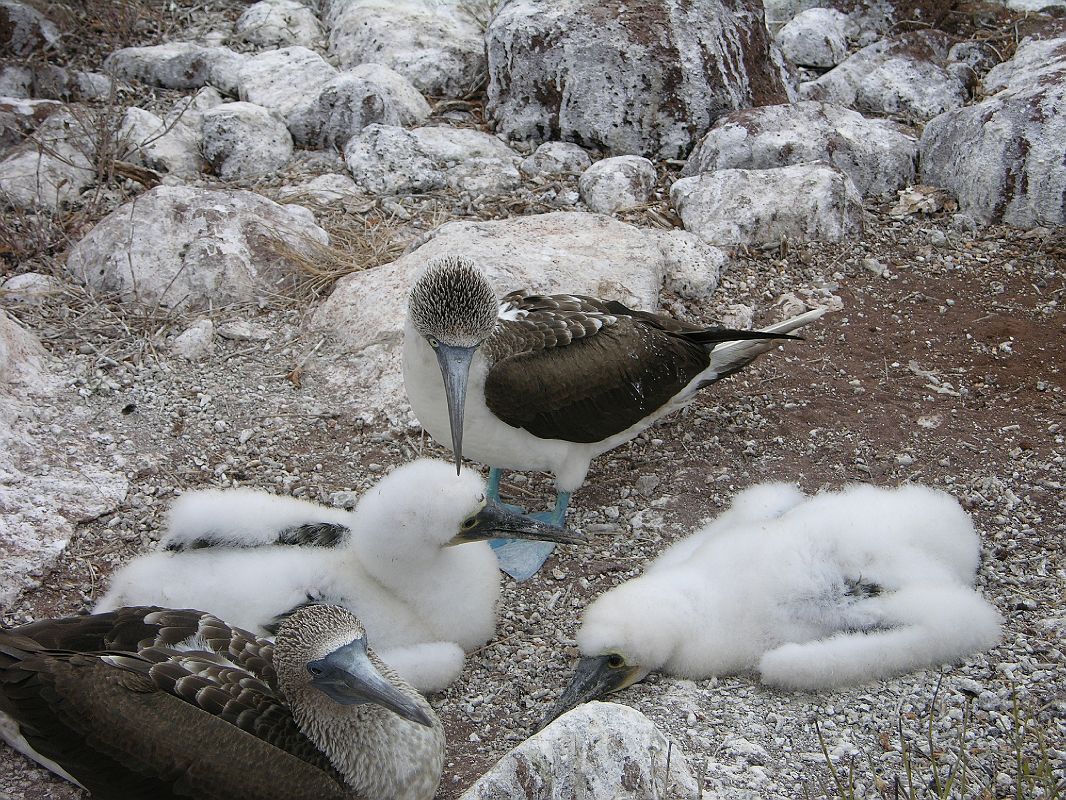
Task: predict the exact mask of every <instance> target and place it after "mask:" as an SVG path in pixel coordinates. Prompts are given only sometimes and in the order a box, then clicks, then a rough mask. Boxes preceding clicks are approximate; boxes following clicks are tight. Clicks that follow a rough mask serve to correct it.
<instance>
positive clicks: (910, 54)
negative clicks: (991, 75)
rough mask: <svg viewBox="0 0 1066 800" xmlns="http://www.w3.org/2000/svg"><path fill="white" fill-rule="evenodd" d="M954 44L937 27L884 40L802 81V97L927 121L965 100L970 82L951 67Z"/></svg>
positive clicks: (859, 109) (909, 119)
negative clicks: (952, 45) (821, 73)
mask: <svg viewBox="0 0 1066 800" xmlns="http://www.w3.org/2000/svg"><path fill="white" fill-rule="evenodd" d="M950 46H951V41H950V40H949V39H948V38H947V37H946V36H945V35H944V34H942V33H940V32H938V31H918V32H913V33H906V34H903V35H902V36H900V37H898V38H893V39H881V40H880V41H877V42H874V43H873V44H870V45H867V46H866V47H864V48H862V49H861V50H859V51H858V52H857V53H855V54H853V55H852V56H850V57H849V58H848V59H847V60H845V61H843V62H841V63H840V64H839V65H838V66H836V67H834V68H833V69H831V70H829V72H827V73H825V74H824V75H822V76H821V77H820V78H818V79H817V80H814V81H808V82H807V83H803V84H801V85H800V96H801V97H802V98H803V99H805V100H821V101H824V102H827V103H833V104H835V105H839V106H846V107H849V108H854V109H856V110H858V111H867V112H871V113H875V114H893V115H897V116H900V117H903V118H905V119H906V120H908V121H911V122H924V121H925V120H928V119H931V118H932V117H935V116H936V115H937V114H941V113H943V112H944V111H947V110H949V109H952V108H958V107H959V106H961V105H963V103H965V102H966V97H967V92H966V84H965V82H964V81H963V80H961V79H960V78H959V77H958V76H957V75H956V74H954V73H953V72H952V71H951V70H949V68H948V67H949V62H948V60H947V55H948V50H949V48H950Z"/></svg>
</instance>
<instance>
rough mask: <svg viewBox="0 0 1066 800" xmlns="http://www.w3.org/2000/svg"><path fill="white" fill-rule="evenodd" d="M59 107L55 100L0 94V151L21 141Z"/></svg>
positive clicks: (60, 106)
mask: <svg viewBox="0 0 1066 800" xmlns="http://www.w3.org/2000/svg"><path fill="white" fill-rule="evenodd" d="M60 108H62V105H61V104H60V103H57V102H56V101H55V100H28V99H24V98H19V97H4V96H0V151H2V150H5V149H7V148H9V147H12V146H14V145H16V144H18V143H19V142H21V141H22V140H23V139H25V138H26V136H27V135H28V134H30V133H32V132H33V131H34V130H36V129H37V128H38V127H39V126H40V125H41V123H42V122H44V121H45V120H46V119H48V117H49V116H51V115H52V114H53V113H54V112H55V111H58V110H59V109H60Z"/></svg>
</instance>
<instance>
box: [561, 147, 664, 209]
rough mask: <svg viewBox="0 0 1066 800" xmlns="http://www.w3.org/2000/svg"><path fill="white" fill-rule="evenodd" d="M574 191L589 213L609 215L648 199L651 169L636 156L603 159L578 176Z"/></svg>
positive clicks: (651, 188) (651, 187) (652, 184)
mask: <svg viewBox="0 0 1066 800" xmlns="http://www.w3.org/2000/svg"><path fill="white" fill-rule="evenodd" d="M578 188H579V189H580V191H581V199H582V200H584V201H585V205H587V206H588V207H589V208H590V209H592V210H593V211H598V212H599V213H601V214H613V213H614V212H615V211H618V210H619V209H623V208H631V207H632V206H638V205H641V204H642V203H646V202H648V200H650V199H651V196H652V193H653V192H654V191H655V165H654V164H652V163H651V162H650V161H648V159H646V158H641V157H640V156H615V157H614V158H605V159H603V160H602V161H597V162H596V163H595V164H593V165H592V166H591V167H589V168H588V169H587V170H585V171H584V172H583V173H582V175H581V179H580V180H579V181H578Z"/></svg>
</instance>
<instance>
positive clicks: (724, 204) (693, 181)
mask: <svg viewBox="0 0 1066 800" xmlns="http://www.w3.org/2000/svg"><path fill="white" fill-rule="evenodd" d="M670 200H671V202H672V203H673V204H674V207H675V208H676V209H677V213H678V214H679V215H680V216H681V219H682V221H683V222H684V224H685V230H688V231H692V232H693V233H695V234H697V235H699V236H701V237H702V238H704V239H706V240H707V241H708V242H712V243H714V244H717V245H731V244H746V245H772V244H777V243H778V242H780V241H782V240H784V239H787V240H789V241H830V242H836V241H840V240H841V239H844V238H846V237H851V236H857V235H859V234H861V233H862V224H863V220H862V200H861V199H860V195H859V191H858V189H856V188H855V184H854V183H852V181H851V179H850V178H849V177H848V176H847V174H845V173H844V172H842V171H841V170H838V169H836V168H835V167H832V166H830V165H829V164H824V163H813V164H798V165H795V166H791V167H778V168H777V169H763V170H746V169H724V170H719V171H718V172H706V173H703V174H702V175H699V176H697V177H692V178H682V179H681V180H679V181H677V182H675V183H674V185H673V186H672V187H670Z"/></svg>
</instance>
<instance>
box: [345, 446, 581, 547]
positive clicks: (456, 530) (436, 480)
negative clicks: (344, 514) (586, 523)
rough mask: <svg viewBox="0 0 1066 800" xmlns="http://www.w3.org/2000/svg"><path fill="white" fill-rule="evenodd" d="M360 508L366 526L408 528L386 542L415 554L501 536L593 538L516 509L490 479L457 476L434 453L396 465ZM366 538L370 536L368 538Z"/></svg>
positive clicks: (565, 541) (566, 541)
mask: <svg viewBox="0 0 1066 800" xmlns="http://www.w3.org/2000/svg"><path fill="white" fill-rule="evenodd" d="M356 514H357V516H358V517H359V519H360V523H361V526H363V527H366V528H373V527H375V526H388V528H389V529H390V530H391V529H396V528H402V529H404V530H405V531H406V532H407V533H406V535H405V536H404V537H388V539H387V540H385V539H382V540H381V542H382V544H384V543H385V542H386V541H387V542H391V543H393V545H394V546H395V547H397V548H403V549H404V551H405V555H408V554H410V556H409V557H413V556H414V555H415V551H421V552H424V553H426V554H432V553H433V552H435V551H436V550H437V549H438V548H440V547H448V546H451V545H461V544H467V543H470V542H480V541H486V540H488V539H493V538H496V537H501V536H504V537H508V538H518V539H533V540H540V541H547V542H555V543H558V544H585V543H587V541H588V540H587V539H586V538H585V537H584V536H583V535H581V534H579V533H576V532H574V531H570V530H568V529H566V528H562V527H557V526H555V525H549V524H547V523H544V522H540V521H539V520H536V519H533V518H531V517H527V516H525V515H523V514H518V513H515V512H513V511H511V510H509V509H508V508H507V507H506V506H504V505H502V504H501V503H498V502H495V501H494V500H490V499H488V498H487V497H486V495H485V481H484V479H482V477H481V476H480V475H478V474H477V473H476V472H467V473H464V474H462V475H459V476H458V477H456V476H454V475H451V468H450V467H449V466H448V465H447V464H445V463H444V462H443V461H435V460H432V459H419V460H417V461H413V462H411V463H410V464H405V465H404V466H402V467H399V468H398V469H395V470H393V471H392V472H391V473H390V474H389V475H388V476H387V477H385V478H383V479H382V480H381V481H379V482H378V483H377V485H376V486H374V487H373V488H372V489H370V490H369V491H368V492H367V493H366V494H365V495H363V497H362V499H360V501H359V505H358V506H357V507H356ZM363 544H364V546H367V545H368V542H366V540H365V539H364V542H363Z"/></svg>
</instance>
